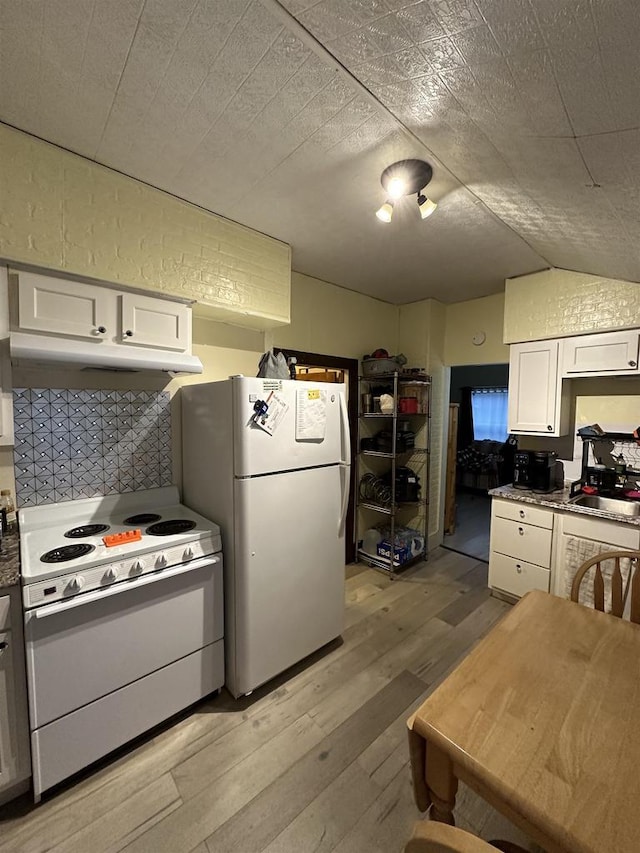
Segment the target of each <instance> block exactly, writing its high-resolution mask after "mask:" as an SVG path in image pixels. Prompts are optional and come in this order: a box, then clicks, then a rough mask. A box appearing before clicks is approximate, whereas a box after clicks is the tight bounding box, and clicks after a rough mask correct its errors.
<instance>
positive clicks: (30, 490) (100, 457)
mask: <svg viewBox="0 0 640 853" xmlns="http://www.w3.org/2000/svg"><path fill="white" fill-rule="evenodd" d="M13 405H14V427H15V449H14V463H15V477H16V499H17V503H18V506H19V507H24V506H34V505H39V504H47V503H54V502H58V501H69V500H75V499H77V498H87V497H94V496H96V495H109V494H118V493H122V492H133V491H137V490H138V489H153V488H155V487H158V486H168V485H171V482H172V469H171V409H170V398H169V394H168V393H167V392H166V391H90V390H77V389H65V388H15V389H14V391H13Z"/></svg>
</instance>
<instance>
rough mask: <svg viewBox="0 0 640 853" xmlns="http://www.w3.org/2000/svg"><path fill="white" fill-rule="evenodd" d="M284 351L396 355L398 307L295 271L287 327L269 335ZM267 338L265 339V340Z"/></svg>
mask: <svg viewBox="0 0 640 853" xmlns="http://www.w3.org/2000/svg"><path fill="white" fill-rule="evenodd" d="M269 336H270V337H271V339H272V341H273V344H274V345H275V346H278V347H282V349H287V348H289V349H296V350H302V351H303V352H317V353H322V354H324V355H335V356H342V357H344V358H355V359H358V361H360V359H361V358H362V356H363V355H366V354H368V353H370V352H372V351H373V350H374V349H377V348H379V347H380V348H384V349H386V350H388V352H390V353H392V354H395V353H397V352H398V307H397V306H396V305H392V304H390V303H389V302H382V300H380V299H374V298H373V297H371V296H365V295H364V294H362V293H357V292H355V291H353V290H347V289H346V288H344V287H339V286H338V285H335V284H330V283H329V282H326V281H322V280H320V279H318V278H313V277H311V276H308V275H303V274H302V273H299V272H293V273H292V276H291V323H290V324H289V325H288V326H282V327H279V328H277V329H274V330H273V331H272V332H271V333H270V335H269ZM269 336H268V337H269Z"/></svg>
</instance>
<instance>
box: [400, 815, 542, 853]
mask: <svg viewBox="0 0 640 853" xmlns="http://www.w3.org/2000/svg"><path fill="white" fill-rule="evenodd" d="M496 850H502V851H503V853H526V851H525V850H523V848H522V847H518V845H517V844H511V842H509V841H493V842H491V844H489V843H488V842H487V841H483V840H482V839H481V838H478V837H477V836H476V835H471V834H470V833H468V832H465V831H464V830H462V829H458V828H457V827H456V826H449V825H448V824H446V823H438V822H437V821H435V820H419V821H417V823H416V824H415V825H414V827H413V834H412V836H411V838H410V839H409V841H408V842H407V844H406V846H405V848H404V853H496Z"/></svg>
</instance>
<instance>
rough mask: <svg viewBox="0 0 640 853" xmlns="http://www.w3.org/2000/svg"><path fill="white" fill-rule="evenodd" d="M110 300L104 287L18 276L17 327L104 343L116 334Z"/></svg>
mask: <svg viewBox="0 0 640 853" xmlns="http://www.w3.org/2000/svg"><path fill="white" fill-rule="evenodd" d="M111 298H112V292H111V291H109V289H108V288H105V287H100V286H98V285H92V284H84V283H82V282H77V281H66V280H65V279H59V278H50V277H49V276H44V275H38V274H37V273H29V272H21V273H20V287H19V290H18V324H19V327H20V328H21V329H24V330H30V331H34V332H44V333H46V334H56V335H71V336H73V337H75V338H91V339H98V340H100V339H107V338H108V337H109V336H112V335H115V334H116V329H115V328H114V327H113V326H114V319H113V312H112V309H111V305H110V300H111ZM109 326H111V328H109Z"/></svg>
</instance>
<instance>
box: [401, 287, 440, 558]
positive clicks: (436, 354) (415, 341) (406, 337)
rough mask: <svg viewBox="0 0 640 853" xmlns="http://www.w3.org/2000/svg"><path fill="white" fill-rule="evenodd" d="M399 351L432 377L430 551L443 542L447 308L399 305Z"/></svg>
mask: <svg viewBox="0 0 640 853" xmlns="http://www.w3.org/2000/svg"><path fill="white" fill-rule="evenodd" d="M399 315H400V317H399V320H400V328H399V339H400V349H401V350H402V351H403V352H404V354H405V355H406V356H407V358H408V360H409V364H410V365H411V366H419V367H422V368H424V369H425V370H426V372H427V373H428V374H430V376H431V381H432V387H431V425H430V426H431V454H430V462H431V470H430V479H429V528H428V532H429V539H428V541H429V548H430V549H431V548H434V547H435V546H436V545H439V544H441V542H442V535H443V534H442V529H443V517H444V506H443V476H444V446H443V441H444V435H445V430H446V418H445V415H446V412H445V407H446V401H447V400H448V392H449V389H448V387H447V382H448V375H449V374H448V371H447V370H446V369H445V362H444V348H445V324H446V307H445V306H444V305H443V304H442V303H441V302H438V301H437V300H435V299H427V300H424V301H423V302H414V303H411V304H410V305H401V306H400V308H399Z"/></svg>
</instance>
